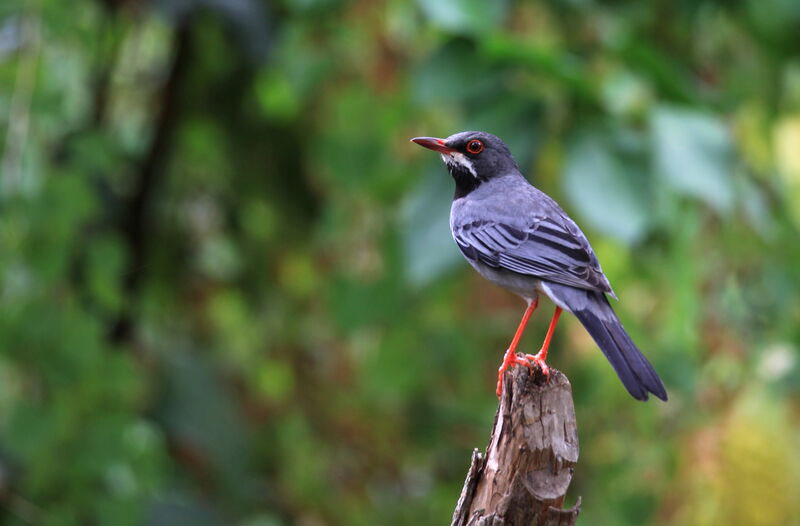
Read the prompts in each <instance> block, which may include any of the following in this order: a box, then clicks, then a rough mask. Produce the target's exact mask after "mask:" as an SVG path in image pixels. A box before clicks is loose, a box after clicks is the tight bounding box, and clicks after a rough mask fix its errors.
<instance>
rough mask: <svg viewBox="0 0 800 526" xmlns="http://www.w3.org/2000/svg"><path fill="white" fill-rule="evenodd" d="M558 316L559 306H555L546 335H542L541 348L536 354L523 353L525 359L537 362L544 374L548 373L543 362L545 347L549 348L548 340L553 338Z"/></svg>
mask: <svg viewBox="0 0 800 526" xmlns="http://www.w3.org/2000/svg"><path fill="white" fill-rule="evenodd" d="M559 316H561V307H556V311H555V312H554V313H553V318H552V319H551V320H550V327H548V329H547V335H546V336H545V337H544V343H542V348H541V349H540V350H539V352H538V353H536V354H526V355H525V358H526V359H527V360H530V361H531V362H533V363H535V364H537V365H538V366H539V367H540V368H541V369H542V373H544V375H545V376H547V375H548V374H550V368H549V367H548V366H547V364H546V363H544V361H545V359H546V358H547V349H549V348H550V340H551V339H552V338H553V332H554V331H555V330H556V325H558V317H559Z"/></svg>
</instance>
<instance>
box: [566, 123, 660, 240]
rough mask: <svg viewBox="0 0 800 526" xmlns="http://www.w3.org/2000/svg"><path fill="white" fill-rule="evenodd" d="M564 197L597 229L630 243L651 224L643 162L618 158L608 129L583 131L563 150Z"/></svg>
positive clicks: (617, 150) (650, 209) (647, 185)
mask: <svg viewBox="0 0 800 526" xmlns="http://www.w3.org/2000/svg"><path fill="white" fill-rule="evenodd" d="M563 176H564V185H565V191H566V194H567V197H568V198H569V199H570V201H571V203H572V204H573V206H575V208H577V210H578V212H579V214H580V215H581V216H582V217H583V218H585V219H586V220H587V221H588V222H589V223H591V225H592V226H593V227H595V228H597V229H598V230H602V231H603V232H606V233H607V234H610V235H612V236H614V237H616V238H618V239H620V240H622V241H625V242H626V243H634V242H635V241H638V240H639V239H641V238H642V236H644V235H645V233H646V232H647V230H648V229H649V228H650V226H651V220H652V214H651V212H652V203H651V198H650V181H649V180H648V178H647V173H646V171H645V170H644V168H643V166H641V165H638V166H637V163H636V162H635V160H633V159H622V158H621V156H620V151H619V148H618V146H617V145H615V144H614V143H613V142H612V141H610V140H609V134H608V133H601V132H585V133H583V134H581V135H579V136H578V137H576V138H575V139H574V140H573V141H572V142H571V144H570V146H569V148H568V151H567V160H566V165H565V168H564V174H563Z"/></svg>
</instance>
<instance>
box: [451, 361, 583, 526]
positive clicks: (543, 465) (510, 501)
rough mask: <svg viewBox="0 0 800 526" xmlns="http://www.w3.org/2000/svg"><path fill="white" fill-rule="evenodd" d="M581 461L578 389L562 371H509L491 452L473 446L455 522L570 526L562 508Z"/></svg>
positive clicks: (569, 512)
mask: <svg viewBox="0 0 800 526" xmlns="http://www.w3.org/2000/svg"><path fill="white" fill-rule="evenodd" d="M577 461H578V432H577V425H576V421H575V407H574V405H573V403H572V388H571V387H570V384H569V380H567V377H566V376H564V375H563V374H562V373H561V372H560V371H557V370H555V369H550V378H549V380H548V379H546V378H545V377H544V376H543V375H542V373H541V372H540V371H539V370H538V369H537V370H536V371H535V372H532V373H531V372H529V371H528V369H527V368H525V367H517V368H515V369H514V370H513V371H512V372H511V373H506V378H505V382H504V389H503V395H502V397H501V398H500V405H499V407H498V408H497V414H496V415H495V420H494V426H493V429H492V434H491V438H490V439H489V445H488V446H487V448H486V453H485V454H483V455H481V454H480V453H479V452H478V451H477V450H475V451H473V453H472V464H471V466H470V469H469V473H468V474H467V480H466V481H465V483H464V488H463V489H462V490H461V497H460V498H459V499H458V504H457V506H456V510H455V512H454V513H453V522H452V525H451V526H569V525H574V524H575V521H576V519H577V517H578V513H580V498H578V501H577V502H576V503H575V505H574V506H573V507H572V508H570V509H566V510H565V509H562V506H563V504H564V498H565V496H566V493H567V488H568V487H569V483H570V481H571V480H572V473H573V469H574V467H575V464H576V462H577Z"/></svg>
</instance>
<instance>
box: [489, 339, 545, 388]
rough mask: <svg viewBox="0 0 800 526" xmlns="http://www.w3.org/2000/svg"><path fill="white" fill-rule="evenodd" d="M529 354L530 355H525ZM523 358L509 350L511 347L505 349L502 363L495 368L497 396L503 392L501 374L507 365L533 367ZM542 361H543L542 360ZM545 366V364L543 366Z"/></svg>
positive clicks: (506, 368)
mask: <svg viewBox="0 0 800 526" xmlns="http://www.w3.org/2000/svg"><path fill="white" fill-rule="evenodd" d="M527 356H531V355H527ZM527 356H526V357H525V358H521V357H520V356H519V355H518V354H517V353H515V352H511V349H508V350H506V355H505V356H504V357H503V364H502V365H501V366H500V369H498V370H497V391H496V393H497V398H500V395H501V394H502V393H503V375H504V374H505V372H506V371H507V370H508V368H509V367H512V366H514V365H524V366H525V367H533V366H532V365H531V363H530V362H529V361H528V360H527V359H526V358H527ZM542 363H544V362H542ZM545 367H546V366H545Z"/></svg>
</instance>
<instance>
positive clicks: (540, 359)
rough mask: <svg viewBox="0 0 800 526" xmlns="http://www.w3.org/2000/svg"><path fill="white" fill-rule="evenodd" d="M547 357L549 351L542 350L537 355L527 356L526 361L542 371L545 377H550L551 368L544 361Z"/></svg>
mask: <svg viewBox="0 0 800 526" xmlns="http://www.w3.org/2000/svg"><path fill="white" fill-rule="evenodd" d="M546 357H547V351H545V350H541V351H539V352H538V353H536V354H526V355H525V359H526V360H528V361H529V362H531V366H533V364H536V365H538V366H539V368H540V369H541V370H542V374H543V375H545V376H550V367H548V366H547V364H546V363H544V359H545V358H546Z"/></svg>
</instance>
